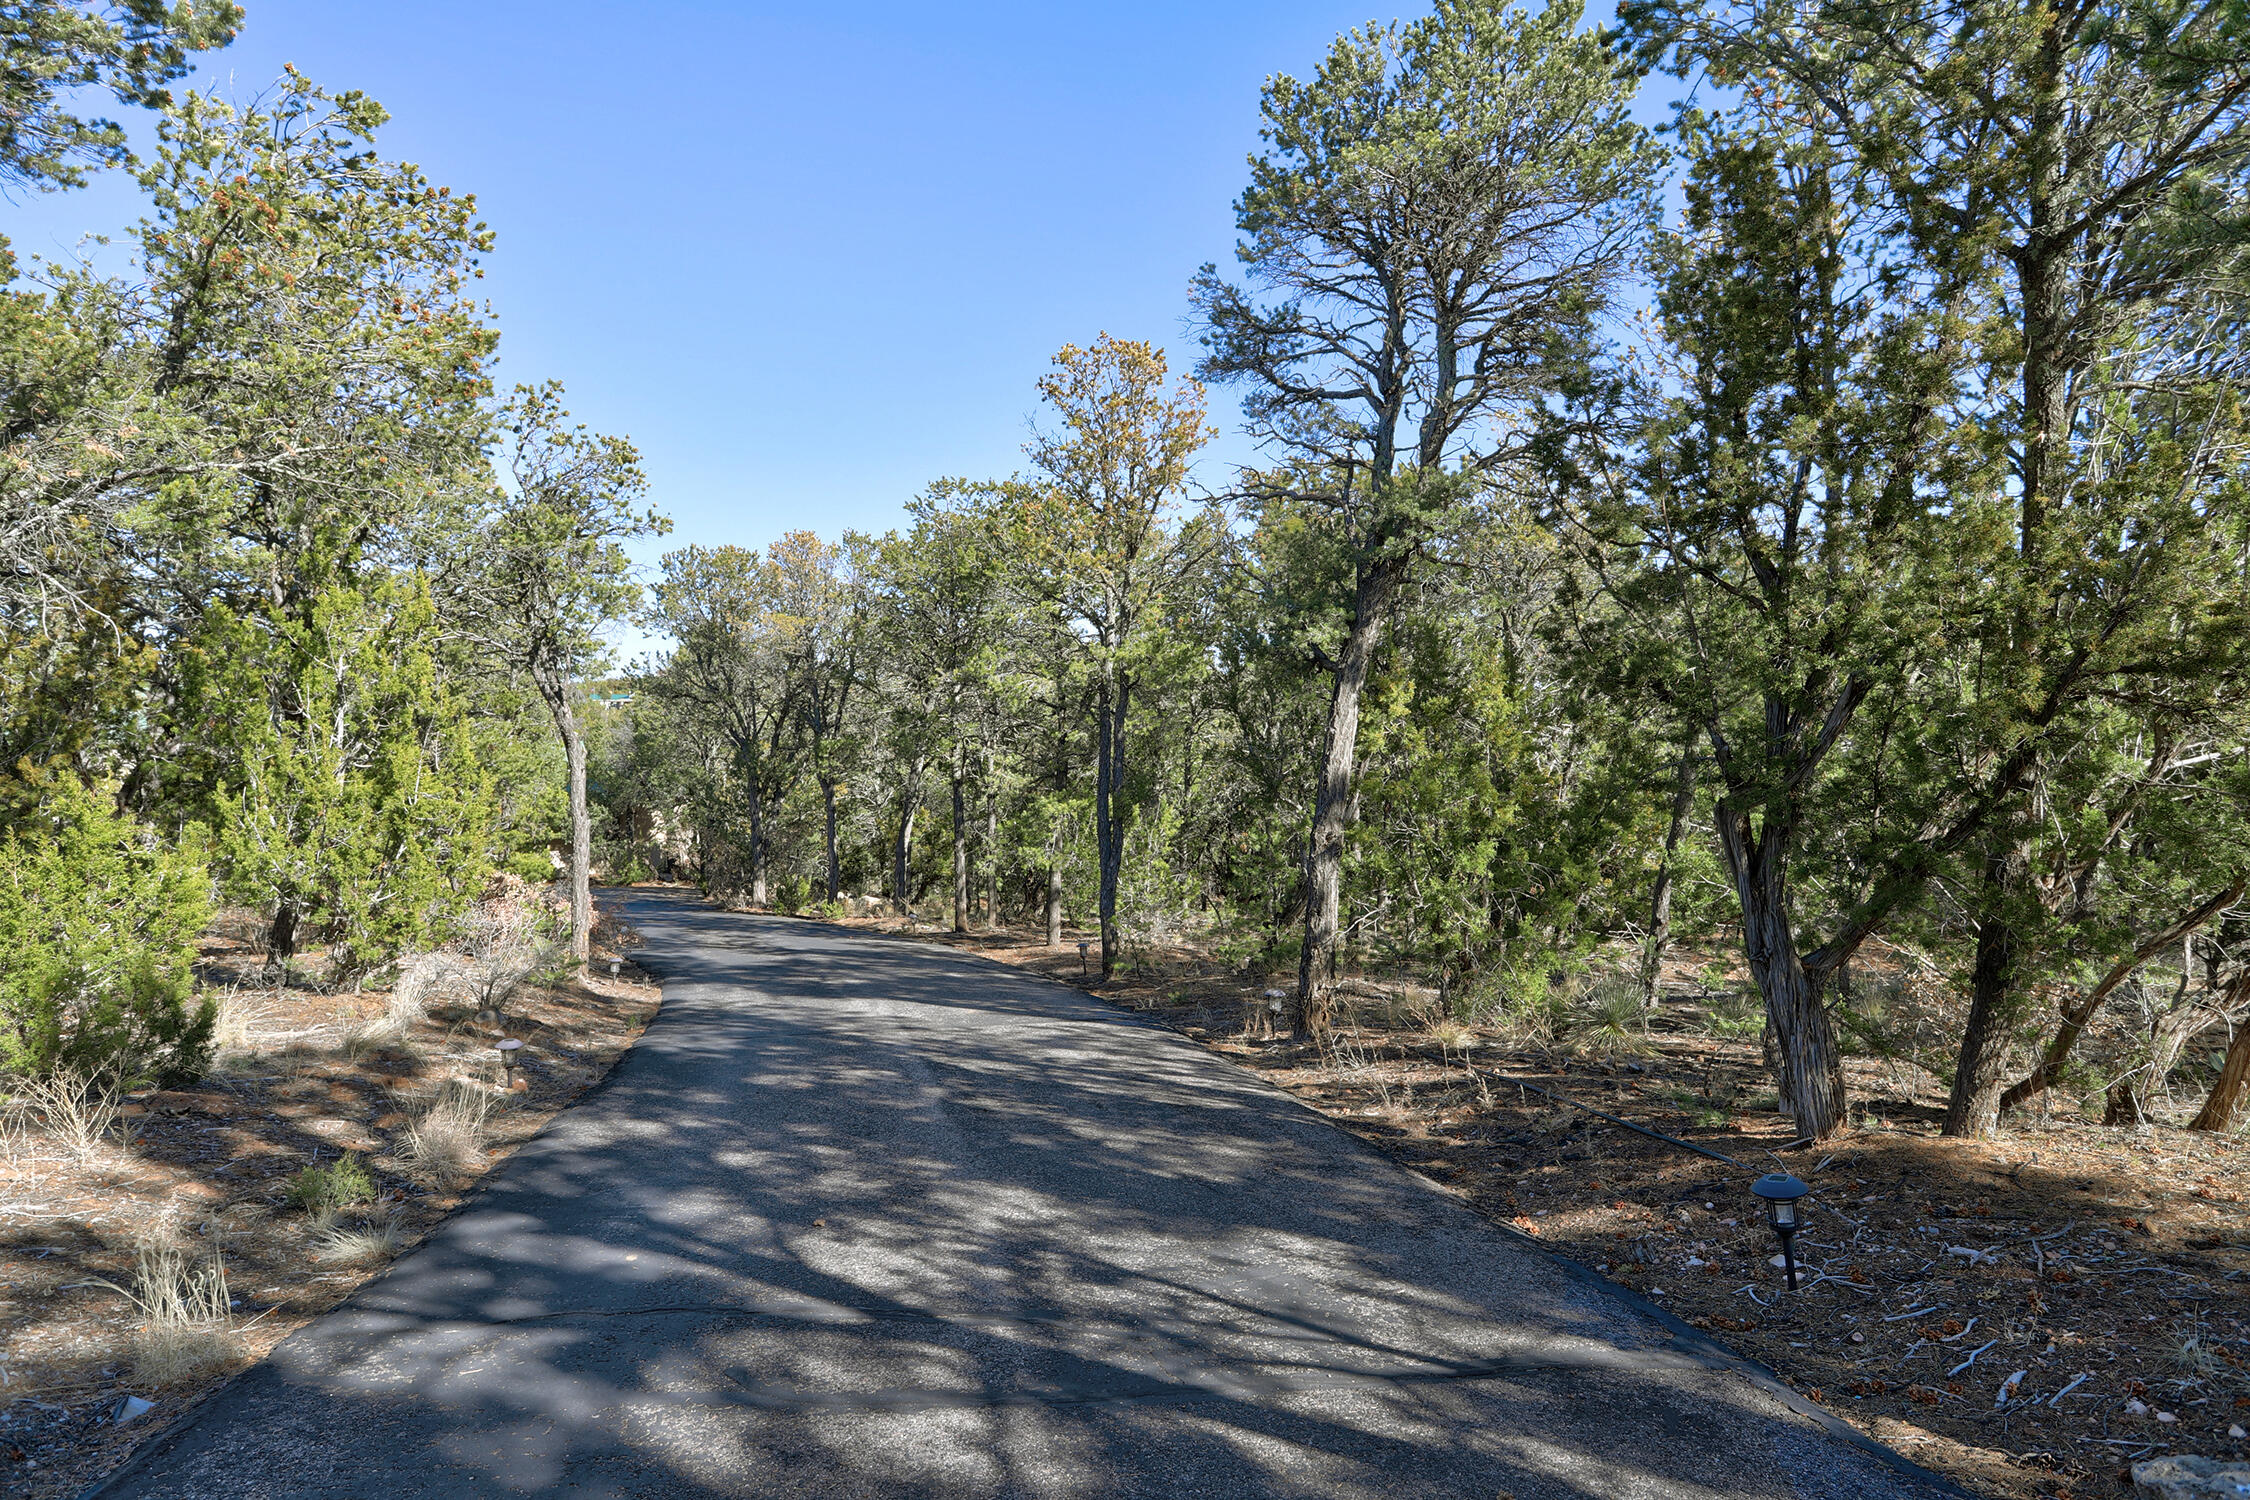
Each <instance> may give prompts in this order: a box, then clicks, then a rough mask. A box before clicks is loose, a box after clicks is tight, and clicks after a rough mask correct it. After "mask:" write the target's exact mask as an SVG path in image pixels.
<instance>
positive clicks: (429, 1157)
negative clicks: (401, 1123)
mask: <svg viewBox="0 0 2250 1500" xmlns="http://www.w3.org/2000/svg"><path fill="white" fill-rule="evenodd" d="M491 1115H492V1094H491V1091H490V1090H488V1089H486V1088H485V1087H484V1086H483V1085H482V1084H478V1083H472V1082H470V1081H469V1080H467V1079H464V1078H453V1079H448V1080H447V1081H446V1082H445V1084H444V1085H443V1086H442V1087H441V1088H440V1089H439V1090H438V1094H437V1098H436V1099H434V1100H432V1101H431V1103H430V1107H429V1108H428V1109H426V1110H424V1111H423V1113H422V1117H421V1118H420V1119H418V1120H416V1121H415V1122H414V1123H413V1124H412V1125H410V1126H408V1127H407V1128H406V1131H405V1133H404V1134H403V1135H402V1136H401V1137H400V1138H399V1146H398V1154H399V1159H400V1160H401V1161H402V1162H403V1163H404V1164H405V1166H406V1170H407V1171H409V1172H411V1173H413V1174H414V1175H415V1176H417V1177H420V1178H422V1179H424V1180H425V1181H429V1182H434V1183H438V1184H441V1185H446V1186H450V1185H451V1184H453V1183H456V1182H459V1181H461V1180H462V1179H463V1178H465V1177H468V1176H470V1175H472V1174H473V1173H474V1172H475V1170H476V1168H477V1167H478V1166H480V1165H482V1163H483V1160H484V1132H485V1125H486V1122H487V1121H488V1120H489V1119H490V1118H491Z"/></svg>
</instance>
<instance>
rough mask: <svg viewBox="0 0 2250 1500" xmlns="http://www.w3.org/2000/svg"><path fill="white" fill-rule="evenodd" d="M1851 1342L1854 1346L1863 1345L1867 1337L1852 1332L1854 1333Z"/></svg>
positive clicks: (1855, 1331)
mask: <svg viewBox="0 0 2250 1500" xmlns="http://www.w3.org/2000/svg"><path fill="white" fill-rule="evenodd" d="M1852 1342H1853V1343H1855V1344H1864V1343H1866V1342H1867V1335H1866V1334H1864V1333H1860V1332H1858V1331H1857V1330H1854V1332H1853V1333H1852Z"/></svg>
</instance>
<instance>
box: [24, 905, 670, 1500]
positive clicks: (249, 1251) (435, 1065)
mask: <svg viewBox="0 0 2250 1500" xmlns="http://www.w3.org/2000/svg"><path fill="white" fill-rule="evenodd" d="M241 930H242V929H241V928H240V927H239V925H238V926H237V927H236V931H237V932H239V931H241ZM224 934H225V929H224V928H223V927H222V928H221V929H220V930H219V931H215V932H214V933H213V934H212V935H211V936H210V937H209V938H208V939H207V940H206V941H205V943H204V945H203V955H202V963H201V965H200V969H201V978H202V979H203V982H204V983H205V984H206V985H207V986H208V987H211V988H213V989H216V990H219V991H220V992H221V993H223V994H224V995H226V997H227V998H226V1006H225V1016H224V1019H223V1021H222V1038H223V1039H224V1041H225V1045H224V1047H223V1049H222V1051H221V1054H220V1058H219V1063H218V1066H217V1067H216V1068H215V1069H214V1071H213V1072H212V1073H211V1075H210V1076H209V1077H207V1078H206V1079H205V1080H203V1082H201V1083H200V1084H198V1085H197V1086H196V1087H194V1088H192V1089H184V1090H177V1091H162V1092H146V1093H142V1094H139V1095H135V1096H132V1097H131V1098H130V1099H129V1100H128V1102H127V1103H126V1104H125V1105H124V1108H123V1111H122V1115H123V1118H122V1120H121V1121H120V1125H121V1127H122V1130H123V1132H125V1133H127V1134H129V1136H130V1139H129V1140H126V1141H120V1140H119V1139H117V1137H116V1135H115V1134H113V1135H112V1136H110V1138H108V1139H106V1140H104V1141H101V1142H100V1143H98V1144H95V1145H94V1146H93V1147H92V1149H90V1150H86V1151H82V1152H75V1153H74V1152H73V1151H71V1150H70V1149H68V1147H67V1145H66V1143H65V1142H63V1141H62V1140H59V1139H57V1138H56V1137H55V1136H54V1135H53V1134H52V1133H51V1132H49V1131H46V1130H43V1129H41V1128H40V1127H39V1124H38V1122H36V1121H30V1120H27V1119H25V1118H23V1117H22V1116H21V1115H18V1116H17V1117H15V1118H13V1119H12V1120H10V1121H8V1122H6V1123H5V1124H4V1125H0V1129H4V1130H5V1134H4V1135H0V1492H4V1493H6V1494H8V1495H11V1496H20V1497H25V1500H45V1497H54V1496H64V1495H71V1494H75V1493H77V1492H78V1491H79V1490H81V1489H82V1488H84V1487H85V1486H86V1485H87V1484H89V1483H90V1482H92V1480H93V1479H94V1478H96V1477H97V1476H98V1475H99V1474H100V1473H101V1472H103V1471H104V1470H106V1469H107V1468H109V1467H111V1466H112V1465H114V1464H115V1463H117V1462H119V1461H120V1460H122V1459H123V1458H124V1456H125V1455H126V1453H127V1452H129V1451H130V1450H131V1449H132V1447H133V1446H134V1445H135V1444H137V1443H138V1442H139V1441H141V1440H142V1439H143V1438H145V1437H147V1436H149V1435H150V1434H151V1433H153V1432H155V1431H157V1430H159V1429H161V1428H162V1427H164V1426H165V1425H167V1424H168V1423H169V1422H171V1421H172V1420H173V1419H175V1418H177V1417H178V1416H179V1415H181V1414H182V1413H183V1412H185V1411H186V1410H188V1409H189V1408H191V1407H193V1406H195V1405H196V1404H197V1403H198V1402H200V1401H201V1400H202V1399H203V1398H204V1397H205V1396H208V1395H209V1394H210V1393H211V1392H212V1391H214V1390H216V1389H217V1388H218V1387H219V1386H220V1385H221V1384H223V1383H224V1382H225V1380H226V1379H227V1378H228V1377H229V1376H230V1375H232V1374H233V1373H234V1371H236V1370H237V1369H240V1368H241V1367H243V1366H245V1365H248V1364H250V1363H252V1362H253V1361H255V1360H257V1359H258V1358H261V1357H262V1356H263V1355H264V1354H265V1353H266V1352H267V1351H268V1350H269V1349H271V1348H272V1347H273V1346H274V1345H275V1344H277V1343H279V1342H280V1341H281V1340H282V1339H283V1338H284V1337H286V1336H287V1335H288V1334H289V1333H290V1332H292V1331H293V1330H294V1329H296V1328H297V1327H299V1326H301V1325H302V1324H304V1323H305V1322H306V1321H308V1320H309V1319H311V1318H313V1317H315V1316H317V1315H318V1314H320V1313H322V1312H325V1311H327V1310H328V1309H329V1308H331V1307H333V1306H335V1305H336V1303H338V1302H340V1301H341V1300H343V1298H344V1297H345V1296H347V1295H348V1294H349V1293H351V1292H352V1291H353V1290H354V1289H355V1288H357V1287H358V1286H359V1285H360V1284H362V1283H363V1282H365V1281H367V1280H368V1279H370V1278H371V1277H373V1276H375V1275H377V1274H379V1273H380V1272H381V1271H382V1269H383V1267H384V1266H385V1265H386V1264H388V1262H389V1261H390V1260H391V1259H392V1258H394V1257H395V1256H396V1255H398V1254H400V1253H403V1252H404V1251H405V1250H408V1249H410V1248H412V1247H413V1246H414V1245H415V1244H417V1243H419V1242H420V1241H421V1240H422V1238H423V1237H424V1236H426V1235H427V1234H428V1233H429V1232H430V1230H431V1229H432V1228H434V1227H435V1226H436V1225H437V1223H438V1222H439V1221H440V1220H441V1219H443V1218H444V1217H445V1216H446V1215H447V1214H448V1213H450V1212H452V1210H453V1209H454V1208H456V1207H457V1206H458V1205H459V1204H460V1203H461V1201H462V1199H463V1197H464V1196H465V1195H466V1194H467V1193H468V1192H470V1191H471V1190H472V1189H473V1187H474V1185H475V1183H476V1181H477V1179H478V1178H480V1177H481V1176H483V1174H484V1173H485V1172H486V1171H488V1170H490V1168H491V1167H492V1166H493V1165H495V1164H497V1163H498V1162H499V1161H501V1160H503V1159H505V1158H506V1157H507V1156H508V1155H509V1154H510V1153H511V1152H512V1151H513V1150H514V1149H515V1148H516V1147H517V1146H519V1145H521V1144H522V1143H523V1142H525V1141H527V1140H529V1139H530V1138H531V1137H532V1136H533V1135H535V1134H537V1133H538V1131H539V1129H540V1128H541V1127H542V1126H543V1125H545V1124H546V1122H547V1121H548V1120H549V1119H551V1118H552V1117H553V1116H554V1115H555V1113H556V1112H557V1111H559V1110H561V1109H562V1108H563V1107H564V1106H566V1105H568V1104H569V1103H570V1102H571V1101H572V1100H574V1099H576V1098H577V1097H578V1096H579V1095H580V1094H581V1093H583V1092H584V1091H585V1090H586V1089H587V1088H588V1087H590V1086H591V1085H593V1084H594V1083H596V1082H597V1081H599V1080H600V1079H601V1078H602V1076H603V1075H604V1074H606V1073H607V1072H608V1071H609V1069H610V1067H611V1065H612V1064H613V1063H615V1062H616V1061H617V1059H618V1058H619V1057H620V1056H621V1055H622V1054H623V1053H624V1051H625V1049H626V1048H627V1047H628V1046H630V1045H631V1044H632V1041H633V1039H634V1038H635V1037H636V1036H638V1035H639V1034H640V1032H641V1030H642V1029H643V1028H644V1027H645V1026H646V1025H647V1024H648V1022H649V1020H650V1019H651V1018H653V1016H654V1015H655V1012H656V1007H657V1002H658V998H659V992H658V990H657V988H656V986H655V985H653V984H651V983H648V982H646V980H645V978H644V977H643V976H641V975H639V974H638V973H637V971H635V970H633V969H632V968H631V966H630V963H629V961H627V960H625V958H624V954H623V952H622V948H623V946H624V942H625V938H626V935H624V934H620V933H618V932H616V931H615V930H612V929H608V928H607V927H606V925H605V927H604V928H602V929H597V937H598V938H600V939H605V940H606V941H603V942H601V943H600V945H599V952H598V955H597V961H596V963H595V964H594V966H593V975H594V977H593V978H591V979H589V980H588V981H586V982H583V983H581V982H578V981H575V980H561V981H558V982H552V983H545V984H542V983H539V982H537V980H536V979H534V980H532V981H530V982H526V983H524V984H523V986H522V987H521V988H517V989H515V990H514V991H513V993H511V994H508V995H506V996H505V998H502V999H500V1001H499V1004H498V1006H497V1007H496V1008H490V1007H487V1006H486V1005H485V1004H484V1003H483V1002H484V1001H486V1000H489V999H493V998H495V997H494V996H493V994H492V986H491V982H490V974H489V965H487V966H486V970H485V971H483V972H480V969H479V964H478V962H477V961H476V960H473V959H471V958H470V957H468V956H467V955H461V954H440V955H436V956H435V957H434V959H432V960H430V961H428V962H429V967H428V968H427V969H426V970H425V971H424V976H425V979H426V981H427V983H426V991H425V992H426V995H427V1001H426V1014H425V1015H424V1016H423V1017H422V1018H421V1019H419V1020H418V1021H416V1022H415V1023H414V1024H412V1025H411V1026H409V1027H406V1028H404V1029H403V1030H402V1031H399V1032H397V1033H396V1034H384V1035H381V1036H379V1038H376V1039H371V1038H370V1037H369V1035H368V1027H369V1023H370V1022H372V1021H374V1020H376V1019H377V1018H379V1017H382V1016H384V1015H385V1014H386V1013H387V1012H388V1011H389V1010H390V1001H391V994H390V992H389V991H386V990H364V989H355V990H350V991H345V992H324V991H322V990H320V989H317V988H311V987H305V986H303V985H302V984H293V985H287V986H284V985H281V984H279V983H278V982H277V978H278V975H277V971H275V970H273V969H270V968H269V967H268V966H267V965H266V964H265V962H264V959H263V957H262V955H261V954H260V953H258V952H257V951H255V950H254V949H253V948H252V947H251V945H250V944H248V943H246V942H244V941H241V940H240V939H239V937H229V936H226V935H224ZM612 958H615V959H618V960H619V961H620V972H619V973H617V974H616V975H615V976H613V975H612V974H611V972H610V969H609V963H608V960H609V959H612ZM300 962H301V963H302V964H304V965H305V966H306V967H308V968H311V969H313V970H314V971H317V966H318V962H319V955H318V954H317V953H316V954H311V955H306V956H305V958H304V959H302V960H300ZM377 1030H378V1031H379V1032H380V1031H381V1028H377ZM502 1035H506V1036H512V1037H516V1038H519V1039H521V1040H522V1041H523V1042H524V1044H525V1045H524V1047H523V1049H522V1052H521V1057H522V1064H521V1066H520V1067H519V1068H518V1069H517V1070H516V1076H517V1078H519V1079H520V1080H521V1086H520V1088H511V1087H509V1080H508V1077H507V1071H506V1070H505V1069H504V1068H503V1067H502V1066H501V1065H500V1063H499V1054H498V1053H497V1052H496V1051H495V1050H494V1049H493V1043H494V1042H495V1041H496V1040H498V1039H499V1038H500V1037H501V1036H502ZM448 1090H451V1091H452V1092H453V1094H454V1095H455V1096H456V1097H459V1098H463V1099H471V1098H475V1099H486V1100H488V1104H489V1107H488V1108H486V1107H483V1106H480V1107H479V1109H478V1111H477V1113H479V1114H481V1115H482V1117H483V1118H482V1123H481V1125H479V1126H478V1127H476V1128H475V1129H473V1130H470V1131H465V1132H461V1133H460V1145H459V1151H458V1155H457V1157H456V1158H455V1159H454V1161H453V1162H452V1163H451V1168H450V1170H446V1171H442V1172H435V1173H433V1172H432V1171H431V1170H430V1167H429V1163H428V1162H427V1161H424V1160H418V1159H415V1158H414V1157H413V1155H412V1152H411V1149H410V1146H411V1142H410V1136H411V1133H412V1132H413V1131H414V1129H415V1128H416V1126H417V1124H418V1123H420V1122H423V1121H426V1120H427V1118H428V1116H429V1114H430V1112H431V1110H432V1108H433V1104H434V1101H438V1100H440V1099H441V1098H442V1097H443V1096H444V1095H445V1094H446V1092H447V1091H448ZM346 1152H350V1153H353V1154H354V1155H355V1156H356V1158H357V1159H358V1160H359V1161H361V1162H362V1163H363V1164H364V1166H365V1168H366V1170H367V1172H368V1174H369V1177H370V1178H371V1179H372V1184H373V1187H374V1190H375V1191H374V1195H373V1197H372V1199H371V1200H370V1201H366V1202H362V1203H358V1204H354V1205H351V1206H349V1207H346V1208H344V1209H342V1210H341V1211H339V1212H338V1213H336V1214H334V1215H330V1216H320V1215H316V1214H314V1213H311V1212H308V1211H307V1210H306V1209H305V1208H304V1207H302V1206H294V1205H292V1204H291V1203H290V1201H289V1197H290V1192H289V1190H290V1186H291V1182H292V1179H293V1178H294V1177H295V1175H296V1174H297V1173H299V1172H300V1171H301V1170H302V1169H304V1168H305V1167H307V1166H322V1165H327V1166H332V1165H333V1164H334V1163H336V1162H337V1160H338V1159H339V1157H341V1156H342V1155H343V1154H344V1153H346ZM214 1250H215V1251H218V1252H220V1253H221V1255H222V1256H223V1264H224V1267H225V1273H226V1278H227V1280H226V1285H227V1290H228V1292H229V1294H230V1295H231V1299H232V1301H233V1303H234V1308H233V1319H232V1326H231V1327H223V1328H205V1329H202V1330H200V1333H199V1336H200V1337H202V1338H204V1339H205V1340H206V1342H207V1343H209V1344H210V1345H211V1346H212V1347H209V1348H207V1349H206V1350H204V1351H203V1352H204V1353H205V1354H206V1355H207V1356H208V1358H206V1359H204V1360H202V1361H200V1363H201V1368H199V1369H195V1370H193V1371H191V1372H184V1373H182V1374H181V1375H179V1376H178V1377H177V1378H174V1379H170V1380H165V1379H152V1378H151V1375H150V1370H149V1368H148V1367H147V1366H148V1362H147V1361H145V1360H142V1361H139V1362H138V1363H137V1362H136V1359H135V1335H136V1331H137V1329H139V1328H140V1327H142V1326H143V1324H144V1320H143V1319H142V1318H141V1317H140V1316H139V1314H138V1313H137V1311H136V1309H135V1307H134V1306H133V1304H131V1303H130V1302H129V1301H128V1300H127V1298H126V1297H125V1296H124V1295H122V1294H121V1293H120V1291H119V1290H118V1288H119V1287H134V1286H136V1285H137V1273H139V1272H140V1270H141V1266H142V1262H143V1256H144V1255H145V1254H148V1253H152V1252H153V1253H158V1254H161V1253H163V1252H165V1251H171V1252H173V1253H174V1254H176V1255H177V1256H178V1257H180V1258H181V1260H182V1261H183V1262H185V1263H188V1264H196V1263H208V1260H209V1257H210V1255H211V1253H212V1252H213V1251H214ZM143 1401H145V1402H148V1403H150V1406H149V1407H148V1408H146V1409H142V1408H139V1407H138V1405H137V1403H138V1402H143ZM121 1415H124V1416H125V1417H126V1418H127V1419H126V1420H125V1421H123V1422H120V1420H119V1418H120V1416H121ZM339 1436H341V1435H339Z"/></svg>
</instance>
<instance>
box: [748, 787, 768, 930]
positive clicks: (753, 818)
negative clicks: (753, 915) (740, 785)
mask: <svg viewBox="0 0 2250 1500" xmlns="http://www.w3.org/2000/svg"><path fill="white" fill-rule="evenodd" d="M750 904H751V905H752V906H755V907H759V908H763V907H764V906H765V904H766V808H765V799H764V798H762V797H760V796H759V795H758V783H757V782H756V781H755V780H753V781H751V782H750Z"/></svg>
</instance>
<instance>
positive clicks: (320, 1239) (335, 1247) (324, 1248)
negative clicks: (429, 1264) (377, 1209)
mask: <svg viewBox="0 0 2250 1500" xmlns="http://www.w3.org/2000/svg"><path fill="white" fill-rule="evenodd" d="M405 1243H406V1228H405V1226H404V1225H402V1224H401V1223H399V1221H398V1219H397V1217H396V1216H395V1215H389V1216H385V1217H383V1218H380V1219H376V1220H373V1221H371V1222H369V1223H366V1224H359V1225H346V1224H327V1225H323V1226H322V1227H320V1228H319V1229H316V1230H314V1231H313V1259H314V1260H317V1261H319V1262H321V1263H322V1264H323V1265H331V1266H364V1265H369V1264H372V1263H373V1262H376V1261H385V1260H389V1259H390V1258H391V1257H392V1256H394V1255H396V1254H398V1252H399V1250H400V1248H401V1247H403V1246H404V1245H405Z"/></svg>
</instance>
